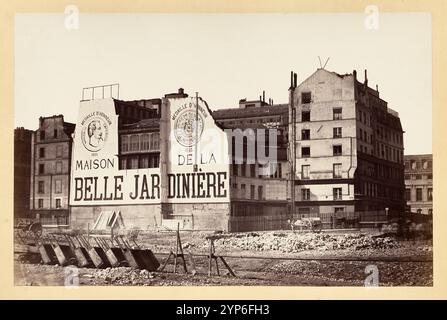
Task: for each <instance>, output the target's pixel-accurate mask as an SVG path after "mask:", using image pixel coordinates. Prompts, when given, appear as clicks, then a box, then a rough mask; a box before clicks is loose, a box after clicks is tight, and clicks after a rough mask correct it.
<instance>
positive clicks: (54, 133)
mask: <svg viewBox="0 0 447 320" xmlns="http://www.w3.org/2000/svg"><path fill="white" fill-rule="evenodd" d="M53 138H54V139H56V138H57V129H54V130H53Z"/></svg>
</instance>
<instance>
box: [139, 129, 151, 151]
mask: <svg viewBox="0 0 447 320" xmlns="http://www.w3.org/2000/svg"><path fill="white" fill-rule="evenodd" d="M140 142H141V146H140V148H141V150H149V134H147V133H145V134H142V135H141V141H140Z"/></svg>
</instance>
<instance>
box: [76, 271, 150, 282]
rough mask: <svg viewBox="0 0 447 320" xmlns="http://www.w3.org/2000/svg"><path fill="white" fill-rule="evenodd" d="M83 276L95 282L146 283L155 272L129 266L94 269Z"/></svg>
mask: <svg viewBox="0 0 447 320" xmlns="http://www.w3.org/2000/svg"><path fill="white" fill-rule="evenodd" d="M83 277H84V278H92V279H94V281H96V282H97V283H105V284H113V285H138V284H145V285H146V284H148V279H154V278H155V273H153V272H149V271H147V270H135V269H132V268H129V267H119V268H106V269H95V270H94V271H93V272H92V273H90V274H85V275H83Z"/></svg>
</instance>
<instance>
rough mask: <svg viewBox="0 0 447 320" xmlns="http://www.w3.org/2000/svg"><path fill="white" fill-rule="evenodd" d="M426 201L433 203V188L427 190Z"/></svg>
mask: <svg viewBox="0 0 447 320" xmlns="http://www.w3.org/2000/svg"><path fill="white" fill-rule="evenodd" d="M427 201H433V188H428V189H427Z"/></svg>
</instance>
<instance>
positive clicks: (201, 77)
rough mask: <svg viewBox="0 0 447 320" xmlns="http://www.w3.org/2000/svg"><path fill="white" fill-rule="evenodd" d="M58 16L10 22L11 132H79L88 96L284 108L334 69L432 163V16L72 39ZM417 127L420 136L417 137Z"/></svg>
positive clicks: (192, 22)
mask: <svg viewBox="0 0 447 320" xmlns="http://www.w3.org/2000/svg"><path fill="white" fill-rule="evenodd" d="M66 19H67V16H66V15H65V14H63V13H61V14H55V13H53V14H17V15H16V18H15V126H16V127H25V128H27V129H33V130H35V129H37V128H38V118H39V117H40V116H51V115H55V114H63V115H64V118H65V120H66V121H69V122H76V121H77V113H78V107H79V101H80V100H81V96H82V88H84V87H89V86H96V85H103V84H111V83H119V84H120V99H123V100H137V99H149V98H160V97H162V96H164V95H165V94H166V93H171V92H176V91H177V89H178V88H180V87H182V88H184V89H185V92H186V93H188V94H190V95H194V94H195V92H196V91H197V92H199V95H200V96H201V97H202V98H203V99H205V100H206V101H207V103H208V105H209V106H210V108H211V109H212V110H216V109H220V108H230V107H238V103H239V100H240V99H243V98H247V99H258V98H259V96H260V95H261V94H262V91H263V90H265V91H266V99H268V98H272V99H273V100H274V102H275V103H287V101H288V88H289V85H290V71H292V70H293V71H294V72H296V73H297V75H298V83H300V82H301V81H303V80H305V79H306V78H307V77H309V76H310V75H311V74H312V73H313V72H315V71H316V69H317V68H318V67H320V64H319V60H318V56H320V58H321V60H322V61H323V63H324V61H326V59H327V58H328V57H329V61H328V63H327V65H326V67H325V68H326V69H327V70H329V71H335V72H337V73H340V74H344V73H352V71H353V70H354V69H356V70H357V74H358V79H359V80H360V81H363V74H364V69H368V84H369V86H370V87H372V88H375V86H376V84H377V85H378V86H379V92H380V96H381V98H382V99H384V100H385V101H387V102H388V106H389V107H390V108H392V109H393V110H395V111H397V112H398V113H399V115H400V118H401V122H402V126H403V128H404V131H405V135H404V139H405V141H404V142H405V154H422V153H432V51H431V50H432V42H431V16H430V14H427V13H401V14H395V13H380V14H379V16H378V25H377V26H378V28H377V29H371V28H367V27H365V19H369V17H368V16H367V14H365V13H358V14H282V13H277V14H83V13H82V12H81V14H80V15H79V25H78V28H77V29H67V28H66V24H65V22H66ZM421 128H422V129H421Z"/></svg>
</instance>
